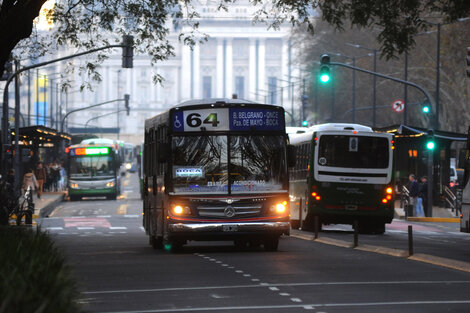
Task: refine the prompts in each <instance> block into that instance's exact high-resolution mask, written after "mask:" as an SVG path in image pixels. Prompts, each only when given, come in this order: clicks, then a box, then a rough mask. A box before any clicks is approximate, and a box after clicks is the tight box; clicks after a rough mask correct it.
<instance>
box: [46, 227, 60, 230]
mask: <svg viewBox="0 0 470 313" xmlns="http://www.w3.org/2000/svg"><path fill="white" fill-rule="evenodd" d="M63 229H64V228H63V227H47V228H46V230H63Z"/></svg>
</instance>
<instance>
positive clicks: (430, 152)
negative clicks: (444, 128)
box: [328, 59, 437, 217]
mask: <svg viewBox="0 0 470 313" xmlns="http://www.w3.org/2000/svg"><path fill="white" fill-rule="evenodd" d="M328 61H329V59H328ZM328 65H337V66H342V67H346V68H349V69H352V70H355V71H359V72H363V73H367V74H370V75H374V76H377V77H381V78H385V79H388V80H392V81H395V82H398V83H401V84H405V85H407V86H412V87H415V88H417V89H419V90H420V91H421V92H422V93H423V94H424V96H425V97H426V99H427V101H428V103H429V104H430V105H431V106H432V98H431V95H430V94H429V93H428V91H427V90H426V89H424V88H423V87H421V86H420V85H418V84H415V83H413V82H410V81H407V80H403V79H399V78H395V77H392V76H388V75H385V74H381V73H377V72H373V71H369V70H365V69H363V68H360V67H356V66H351V65H348V64H344V63H339V62H328ZM436 122H437V119H434V118H432V117H431V118H430V120H429V126H430V127H429V128H430V129H429V130H428V134H429V135H433V130H432V129H433V123H436ZM374 126H375V125H374ZM433 169H434V150H433V149H428V190H427V192H428V194H427V198H428V201H427V202H428V203H427V206H428V207H427V210H426V211H427V215H428V216H429V217H432V204H433V203H432V198H433V187H434V186H433V176H434V175H433V174H434V171H433Z"/></svg>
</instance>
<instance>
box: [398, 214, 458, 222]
mask: <svg viewBox="0 0 470 313" xmlns="http://www.w3.org/2000/svg"><path fill="white" fill-rule="evenodd" d="M406 220H407V221H410V222H434V223H460V218H458V217H411V216H410V217H408V218H407V219H406Z"/></svg>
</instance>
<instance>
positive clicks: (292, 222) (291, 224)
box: [290, 220, 300, 229]
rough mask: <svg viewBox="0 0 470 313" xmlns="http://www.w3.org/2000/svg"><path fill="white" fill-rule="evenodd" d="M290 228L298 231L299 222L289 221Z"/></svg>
mask: <svg viewBox="0 0 470 313" xmlns="http://www.w3.org/2000/svg"><path fill="white" fill-rule="evenodd" d="M290 226H291V227H292V229H299V228H300V221H299V220H290Z"/></svg>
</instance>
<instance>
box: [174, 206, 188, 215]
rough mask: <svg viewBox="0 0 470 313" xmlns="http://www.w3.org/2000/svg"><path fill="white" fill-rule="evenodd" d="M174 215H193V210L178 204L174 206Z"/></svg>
mask: <svg viewBox="0 0 470 313" xmlns="http://www.w3.org/2000/svg"><path fill="white" fill-rule="evenodd" d="M172 213H173V214H175V215H191V208H190V207H188V206H183V205H179V204H177V205H174V206H173V208H172Z"/></svg>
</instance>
